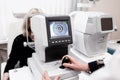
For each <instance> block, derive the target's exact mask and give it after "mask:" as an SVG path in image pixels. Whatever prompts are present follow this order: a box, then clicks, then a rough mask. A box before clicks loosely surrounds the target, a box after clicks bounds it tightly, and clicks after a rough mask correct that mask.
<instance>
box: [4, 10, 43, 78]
mask: <svg viewBox="0 0 120 80" xmlns="http://www.w3.org/2000/svg"><path fill="white" fill-rule="evenodd" d="M42 13H43V12H42V11H39V9H37V8H32V9H31V10H30V11H29V12H28V13H27V14H26V15H25V17H24V22H23V27H22V28H23V34H20V35H18V36H17V37H16V38H15V39H14V42H13V45H12V49H11V53H10V56H9V59H8V60H7V64H6V66H5V70H4V73H3V80H8V78H9V70H10V69H14V68H15V65H16V64H17V62H18V61H19V66H20V67H23V66H27V58H29V57H31V56H32V53H33V52H35V51H34V49H32V48H30V47H29V46H28V45H26V46H24V42H27V33H28V40H29V42H33V41H34V36H33V33H32V31H31V26H30V18H31V17H32V15H36V14H42ZM16 27H17V26H16ZM26 29H27V30H26Z"/></svg>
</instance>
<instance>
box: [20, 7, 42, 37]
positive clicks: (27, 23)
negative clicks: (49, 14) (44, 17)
mask: <svg viewBox="0 0 120 80" xmlns="http://www.w3.org/2000/svg"><path fill="white" fill-rule="evenodd" d="M37 14H43V12H42V10H41V9H37V8H32V9H30V10H29V12H28V13H27V14H26V15H25V17H24V21H23V27H22V31H23V35H24V36H26V35H27V34H26V33H27V32H26V31H28V35H30V34H31V26H30V18H31V17H32V16H33V15H37ZM26 29H27V30H26Z"/></svg>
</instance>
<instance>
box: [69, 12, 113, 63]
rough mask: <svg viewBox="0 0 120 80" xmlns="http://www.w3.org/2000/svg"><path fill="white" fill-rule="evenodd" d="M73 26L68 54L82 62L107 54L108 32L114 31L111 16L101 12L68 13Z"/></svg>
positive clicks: (103, 56)
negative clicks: (71, 41) (71, 45)
mask: <svg viewBox="0 0 120 80" xmlns="http://www.w3.org/2000/svg"><path fill="white" fill-rule="evenodd" d="M70 16H71V18H72V26H73V36H74V37H73V38H74V40H73V42H74V43H73V47H72V48H71V49H70V55H72V56H75V57H76V58H78V59H79V60H81V61H83V62H90V61H94V60H97V59H100V58H102V59H103V58H105V57H106V56H109V54H108V53H107V37H108V34H109V33H111V32H114V31H115V26H114V22H113V18H112V16H110V15H109V14H105V13H102V12H80V11H78V12H73V13H71V14H70Z"/></svg>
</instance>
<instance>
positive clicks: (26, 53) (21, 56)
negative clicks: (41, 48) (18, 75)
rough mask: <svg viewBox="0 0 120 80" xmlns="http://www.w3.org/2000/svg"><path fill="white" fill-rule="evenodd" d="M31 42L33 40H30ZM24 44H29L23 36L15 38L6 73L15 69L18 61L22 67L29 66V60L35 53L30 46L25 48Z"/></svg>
mask: <svg viewBox="0 0 120 80" xmlns="http://www.w3.org/2000/svg"><path fill="white" fill-rule="evenodd" d="M29 41H30V42H31V41H32V40H31V39H30V38H29ZM24 42H27V39H26V37H25V36H23V34H20V35H18V36H17V37H16V38H15V40H14V42H13V45H12V50H11V53H10V56H9V59H8V61H7V64H6V67H5V70H4V72H8V71H9V70H10V69H14V68H15V65H16V64H17V62H18V61H19V62H20V67H23V66H27V58H28V57H32V53H33V52H35V51H34V50H33V49H32V48H30V47H28V46H26V47H24V45H23V43H24Z"/></svg>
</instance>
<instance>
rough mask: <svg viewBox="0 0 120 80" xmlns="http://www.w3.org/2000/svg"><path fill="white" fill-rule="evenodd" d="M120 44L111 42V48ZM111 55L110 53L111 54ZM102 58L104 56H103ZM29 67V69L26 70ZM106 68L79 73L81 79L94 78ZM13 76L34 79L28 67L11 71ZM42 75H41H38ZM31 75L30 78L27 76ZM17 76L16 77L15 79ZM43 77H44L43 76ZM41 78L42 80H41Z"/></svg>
mask: <svg viewBox="0 0 120 80" xmlns="http://www.w3.org/2000/svg"><path fill="white" fill-rule="evenodd" d="M119 46H120V45H119V44H116V43H109V47H111V48H114V49H117V47H119ZM106 56H108V54H106ZM109 56H110V55H109ZM101 58H102V57H101ZM26 69H27V70H26ZM104 70H105V69H102V70H101V69H100V70H98V72H99V73H98V74H92V75H89V74H86V73H85V72H81V73H80V74H79V80H90V78H91V77H92V78H93V79H94V77H96V76H97V75H99V74H100V73H101V72H104ZM25 74H29V75H30V76H29V75H27V76H26V77H25V78H24V77H22V76H25ZM101 74H102V75H104V76H109V74H108V73H101ZM10 75H11V76H12V77H13V76H17V77H14V79H12V78H11V80H34V77H33V76H32V73H31V70H30V69H29V68H28V67H27V68H21V70H20V69H19V70H18V71H17V73H15V74H14V71H11V74H10ZM38 76H40V77H41V75H38ZM27 77H29V78H27ZM15 78H16V79H15ZM18 78H19V79H18ZM41 79H42V77H41ZM41 79H40V80H41ZM93 79H92V80H93Z"/></svg>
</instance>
